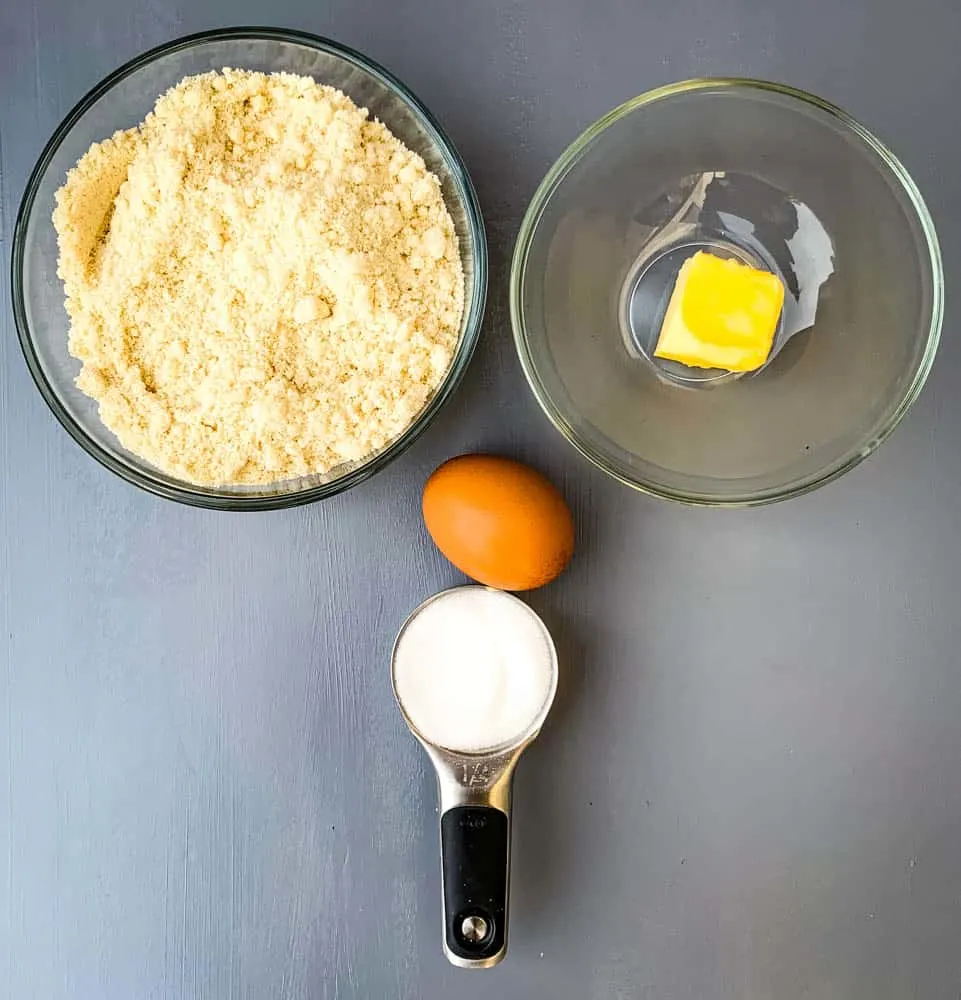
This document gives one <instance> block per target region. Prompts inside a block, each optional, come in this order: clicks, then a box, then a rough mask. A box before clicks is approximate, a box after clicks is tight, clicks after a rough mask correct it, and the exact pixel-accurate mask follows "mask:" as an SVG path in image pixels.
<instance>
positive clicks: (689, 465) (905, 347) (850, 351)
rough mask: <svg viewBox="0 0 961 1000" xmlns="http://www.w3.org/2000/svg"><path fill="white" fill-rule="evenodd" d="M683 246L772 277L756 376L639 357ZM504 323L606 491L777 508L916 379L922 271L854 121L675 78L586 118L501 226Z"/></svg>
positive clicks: (902, 406) (752, 92)
mask: <svg viewBox="0 0 961 1000" xmlns="http://www.w3.org/2000/svg"><path fill="white" fill-rule="evenodd" d="M697 250H708V251H710V252H713V253H715V254H717V255H719V256H723V257H734V258H738V259H740V260H742V261H743V262H745V263H749V264H752V265H753V266H755V267H760V268H764V269H766V270H769V271H772V272H774V273H775V274H778V275H779V276H780V277H781V279H782V281H783V282H784V284H785V287H786V296H785V305H784V309H783V310H782V314H781V320H780V323H779V328H778V331H777V334H776V337H775V342H774V347H773V348H772V352H771V354H770V355H769V357H768V361H767V363H766V364H765V365H764V366H763V367H762V368H761V369H760V370H759V371H757V372H754V373H751V374H746V375H739V374H735V373H730V372H723V371H716V370H702V369H694V368H687V367H685V366H683V365H677V364H675V363H673V362H662V361H660V360H657V359H655V358H654V356H653V353H654V352H653V349H654V346H655V345H656V341H657V336H658V333H659V330H660V323H661V321H662V319H663V317H664V313H665V310H666V307H667V302H668V300H669V298H670V293H671V291H672V289H673V286H674V282H675V279H676V277H677V273H678V270H679V268H680V266H681V264H682V263H683V262H684V260H686V259H687V258H688V257H690V256H691V255H692V254H693V253H694V252H696V251H697ZM510 293H511V319H512V323H513V327H514V338H515V342H516V345H517V350H518V353H519V355H520V359H521V363H522V365H523V368H524V372H525V374H526V376H527V379H528V381H529V382H530V385H531V388H532V389H533V391H534V394H535V395H536V397H537V399H538V401H539V402H540V404H541V406H542V407H543V408H544V410H545V412H546V413H547V415H548V417H549V418H550V419H551V421H552V422H553V423H554V424H555V426H556V427H557V428H558V430H560V431H561V433H562V434H563V435H564V436H565V437H566V438H567V439H568V440H569V441H570V442H571V444H573V445H574V446H575V447H576V448H577V449H578V450H579V451H580V452H581V453H582V454H584V455H585V456H586V457H587V458H588V459H590V460H591V461H592V462H594V463H595V464H596V465H598V466H599V467H600V468H602V469H604V470H605V471H606V472H608V473H610V474H611V475H612V476H614V477H615V478H616V479H619V480H620V481H622V482H624V483H626V484H628V485H630V486H633V487H636V488H637V489H639V490H642V491H644V492H647V493H651V494H655V495H657V496H661V497H666V498H670V499H674V500H680V501H683V502H687V503H692V504H708V505H749V504H760V503H766V502H770V501H774V500H780V499H784V498H786V497H790V496H795V495H798V494H801V493H804V492H806V491H808V490H811V489H814V488H815V487H817V486H819V485H821V484H823V483H825V482H827V481H829V480H831V479H833V478H835V477H836V476H839V475H841V474H842V473H843V472H845V471H846V470H848V469H850V468H852V467H853V466H854V465H856V464H857V463H858V462H859V461H861V459H863V458H865V457H866V456H867V455H868V454H870V453H871V452H872V451H873V450H874V448H876V447H877V445H878V444H879V443H880V442H881V441H882V440H883V439H884V438H885V437H886V436H887V435H888V434H889V433H890V432H891V431H892V429H893V428H894V427H895V425H896V424H897V423H898V421H899V420H900V419H901V417H902V416H904V413H905V412H906V411H907V409H908V407H909V406H910V404H911V403H912V402H913V401H914V399H915V398H916V397H917V395H918V393H919V391H920V389H921V387H922V385H923V383H924V381H925V378H926V377H927V374H928V372H929V370H930V368H931V364H932V362H933V360H934V355H935V352H936V349H937V343H938V337H939V335H940V329H941V317H942V307H943V301H942V300H943V275H942V270H941V258H940V253H939V250H938V242H937V236H936V234H935V231H934V225H933V223H932V221H931V218H930V216H929V214H928V211H927V209H926V208H925V205H924V202H923V201H922V199H921V195H920V194H919V193H918V190H917V188H916V187H915V185H914V183H913V181H912V180H911V178H910V177H909V176H908V173H907V171H906V170H905V169H904V167H902V166H901V164H900V163H899V162H898V161H897V160H896V159H895V157H894V156H893V155H892V154H891V153H890V152H889V151H888V150H887V149H886V148H885V147H884V146H883V145H882V144H881V143H880V142H879V141H878V140H877V139H876V138H875V137H874V136H873V135H871V133H870V132H868V131H867V130H866V129H865V128H863V127H862V126H861V125H859V124H858V123H857V122H855V121H854V120H853V119H851V118H850V117H849V116H848V115H846V114H845V113H844V112H842V111H840V110H839V109H838V108H835V107H833V106H831V105H830V104H827V103H826V102H824V101H821V100H819V99H818V98H816V97H812V96H811V95H809V94H805V93H802V92H801V91H797V90H792V89H790V88H788V87H783V86H779V85H777V84H771V83H763V82H759V81H753V80H726V79H720V80H694V81H690V82H685V83H679V84H675V85H673V86H670V87H665V88H663V89H660V90H656V91H652V92H651V93H648V94H644V95H642V96H641V97H638V98H636V99H635V100H633V101H629V102H628V103H627V104H624V105H622V106H621V107H619V108H617V109H615V110H614V111H612V112H611V113H610V114H608V115H607V116H606V117H604V118H602V119H601V120H600V121H599V122H597V123H596V124H595V125H592V126H591V127H590V128H589V129H588V130H587V131H586V132H585V133H584V134H583V135H582V136H581V137H580V138H579V139H578V140H577V141H576V142H574V144H573V145H571V146H570V148H569V149H568V150H567V151H566V152H565V153H564V154H563V155H562V156H561V158H560V159H559V160H558V161H557V163H556V164H555V165H554V166H553V167H552V168H551V170H550V172H549V173H548V175H547V177H546V178H545V179H544V181H543V182H542V184H541V185H540V187H539V188H538V190H537V193H536V194H535V195H534V199H533V201H532V203H531V205H530V207H529V209H528V211H527V214H526V216H525V218H524V221H523V224H522V226H521V230H520V234H519V236H518V238H517V244H516V247H515V250H514V258H513V266H512V270H511V289H510Z"/></svg>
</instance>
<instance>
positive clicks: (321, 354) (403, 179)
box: [54, 69, 464, 484]
mask: <svg viewBox="0 0 961 1000" xmlns="http://www.w3.org/2000/svg"><path fill="white" fill-rule="evenodd" d="M54 225H55V226H56V230H57V234H58V237H59V247H60V260H59V274H60V277H61V278H62V279H63V282H64V286H65V291H66V307H67V312H68V314H69V317H70V344H69V346H70V352H71V354H73V355H74V356H75V357H76V358H78V359H79V360H80V361H81V362H82V363H83V369H82V372H81V374H80V376H79V377H78V379H77V385H78V386H79V387H80V388H81V389H82V390H83V391H84V392H85V393H87V394H88V395H89V396H92V397H93V398H94V399H96V400H97V401H98V402H99V406H100V416H101V419H102V420H103V422H104V424H106V426H107V427H109V428H110V430H112V431H113V432H114V433H115V434H116V435H117V437H118V438H119V439H120V441H121V443H122V444H123V445H124V446H125V447H127V448H129V449H130V450H131V451H133V452H135V453H137V454H138V455H140V456H141V457H142V458H145V459H147V460H148V461H150V462H152V463H153V464H154V465H156V466H158V467H159V468H160V469H162V470H163V471H165V472H167V473H170V474H172V475H174V476H177V477H182V478H184V479H187V480H190V481H191V482H194V483H198V484H237V483H252V484H253V483H269V482H274V481H278V480H285V479H291V478H294V477H298V476H303V475H309V474H314V473H326V472H329V471H330V470H332V469H334V468H336V467H337V466H339V465H341V464H343V463H346V462H352V461H356V460H359V459H363V458H365V457H366V456H368V455H370V454H372V453H374V452H376V451H378V450H380V449H382V448H383V447H385V446H386V445H387V444H389V443H390V441H392V440H393V439H394V438H396V437H397V436H398V435H399V434H401V433H402V432H403V431H404V430H405V428H406V427H407V426H408V425H409V424H410V422H411V421H412V420H413V418H414V417H415V416H416V415H417V413H418V412H419V411H420V410H421V409H422V408H423V406H424V404H425V403H426V401H427V400H428V398H429V397H430V395H431V394H432V393H433V391H434V390H435V389H436V388H437V387H438V385H439V384H440V382H441V381H442V379H443V378H444V375H445V374H446V372H447V370H448V368H449V366H450V363H451V359H452V357H453V353H454V349H455V347H456V345H457V340H458V335H459V329H460V321H461V314H462V310H463V305H464V303H463V296H464V280H463V274H462V270H461V264H460V257H459V253H458V245H457V236H456V234H455V232H454V226H453V222H452V221H451V218H450V215H449V214H448V212H447V209H446V207H445V205H444V201H443V198H442V196H441V192H440V184H439V182H438V180H437V178H436V177H435V176H434V175H433V174H432V173H430V172H429V171H428V170H427V168H426V166H425V164H424V161H423V160H422V159H421V158H420V157H419V156H418V155H416V154H415V153H412V152H411V151H410V150H408V149H407V148H406V147H405V146H404V145H403V144H402V143H401V142H400V141H399V140H398V139H397V138H395V137H394V136H393V135H392V134H391V133H390V132H389V131H388V130H387V128H385V127H384V125H382V124H381V123H379V122H377V121H372V120H370V119H369V118H368V114H367V111H366V110H363V109H360V108H358V107H357V106H356V105H355V104H354V103H353V102H352V101H351V100H350V99H349V98H348V97H346V96H345V95H344V94H342V93H341V92H340V91H337V90H334V89H332V88H330V87H325V86H321V85H320V84H317V83H316V82H314V81H313V80H311V79H309V78H306V77H299V76H292V75H289V74H272V75H265V74H263V73H251V72H246V71H240V70H230V69H226V70H224V71H223V72H220V73H207V74H204V75H202V76H195V77H187V78H186V79H184V80H182V81H181V82H180V83H179V84H178V85H177V86H176V87H174V88H173V89H172V90H170V91H169V92H168V93H166V94H164V95H163V96H162V97H161V98H160V99H159V100H158V101H157V104H156V107H155V108H154V111H153V112H152V113H151V114H150V115H148V116H147V119H146V121H144V122H143V123H142V124H141V125H140V126H139V127H137V128H133V129H130V130H128V131H125V132H117V133H116V134H115V135H114V136H112V137H111V138H110V139H107V140H106V141H104V142H100V143H97V144H95V145H94V146H92V147H91V148H90V150H89V151H88V152H87V153H86V154H85V155H84V156H83V158H82V159H81V160H80V162H79V163H78V164H77V165H76V167H75V168H74V169H72V170H71V171H70V172H69V173H68V174H67V180H66V183H65V184H64V186H63V187H62V188H61V189H60V191H59V192H58V193H57V207H56V211H55V213H54Z"/></svg>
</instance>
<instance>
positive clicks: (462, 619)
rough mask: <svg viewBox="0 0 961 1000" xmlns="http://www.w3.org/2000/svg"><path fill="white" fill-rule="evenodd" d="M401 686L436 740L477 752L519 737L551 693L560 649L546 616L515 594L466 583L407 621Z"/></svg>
mask: <svg viewBox="0 0 961 1000" xmlns="http://www.w3.org/2000/svg"><path fill="white" fill-rule="evenodd" d="M393 669H394V687H395V690H396V692H397V698H398V701H399V702H400V704H401V706H402V707H403V709H404V712H405V713H406V715H407V718H408V719H409V720H410V722H411V723H413V725H414V727H415V728H416V729H417V731H418V732H419V733H420V734H421V736H423V738H424V739H425V740H427V741H428V742H429V743H433V744H436V745H437V746H441V747H445V748H446V749H448V750H454V751H460V752H463V753H472V752H478V751H483V750H490V749H492V748H494V747H498V746H501V745H503V744H507V743H512V742H515V741H516V740H518V739H520V737H522V736H523V735H524V734H525V733H527V731H528V730H529V729H530V728H531V726H532V725H533V724H534V722H535V721H536V720H537V718H538V716H539V715H540V714H541V712H542V711H543V709H544V707H545V705H546V703H547V702H548V700H549V699H550V697H551V695H552V692H553V686H554V675H555V660H554V649H553V644H552V643H551V639H550V635H549V634H548V632H547V629H546V628H545V627H544V625H543V623H542V622H541V620H540V619H539V618H538V617H537V615H535V614H534V612H532V611H531V610H530V609H529V608H527V606H526V605H524V604H523V603H522V602H521V601H519V600H518V599H517V598H515V597H511V596H510V595H509V594H505V593H501V592H500V591H496V590H485V589H483V588H480V587H463V588H458V589H456V590H451V591H447V592H446V593H444V594H441V595H440V596H439V597H437V598H435V599H434V600H433V601H432V602H431V603H429V604H427V605H425V607H424V608H423V609H422V610H421V611H420V612H419V613H418V614H417V615H416V616H415V617H414V618H413V619H412V620H411V621H410V622H409V623H408V625H407V627H406V628H405V629H404V631H403V632H402V633H401V635H400V638H399V639H398V641H397V648H396V650H395V653H394V668H393Z"/></svg>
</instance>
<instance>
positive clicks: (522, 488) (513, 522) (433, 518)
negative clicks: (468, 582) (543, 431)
mask: <svg viewBox="0 0 961 1000" xmlns="http://www.w3.org/2000/svg"><path fill="white" fill-rule="evenodd" d="M424 523H425V524H426V525H427V530H428V531H429V532H430V536H431V538H433V539H434V542H435V543H436V545H437V547H438V548H439V549H440V550H441V552H443V553H444V555H445V556H447V558H448V559H449V560H450V561H451V562H452V563H453V564H454V565H455V566H456V567H457V568H458V569H459V570H461V571H462V572H464V573H466V574H467V575H468V576H470V577H473V578H474V579H475V580H477V581H478V583H483V584H486V585H487V586H489V587H497V588H498V589H499V590H531V589H533V588H534V587H542V586H543V585H544V584H545V583H550V581H551V580H553V579H554V577H556V576H557V575H558V574H559V573H560V572H561V571H562V570H563V569H564V567H565V566H566V565H567V564H568V562H569V561H570V558H571V556H572V555H573V553H574V520H573V518H572V517H571V511H570V508H569V507H568V506H567V504H566V503H565V502H564V498H563V497H562V496H561V495H560V493H558V491H557V489H556V488H555V487H554V486H553V485H552V484H551V483H550V482H548V480H547V479H545V478H544V476H542V475H541V474H540V473H539V472H536V471H535V470H534V469H531V468H529V467H528V466H526V465H522V464H521V463H520V462H515V461H512V460H511V459H509V458H498V457H496V456H494V455H461V456H460V457H458V458H452V459H451V460H450V461H449V462H445V463H444V464H443V465H442V466H440V467H439V468H438V469H436V470H435V471H434V472H433V474H432V475H431V477H430V478H429V479H428V480H427V483H426V484H425V486H424Z"/></svg>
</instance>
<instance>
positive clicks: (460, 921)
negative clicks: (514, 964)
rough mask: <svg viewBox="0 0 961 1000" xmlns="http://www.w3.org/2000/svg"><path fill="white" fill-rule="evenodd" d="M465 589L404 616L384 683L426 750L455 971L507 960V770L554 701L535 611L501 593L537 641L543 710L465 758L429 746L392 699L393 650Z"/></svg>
mask: <svg viewBox="0 0 961 1000" xmlns="http://www.w3.org/2000/svg"><path fill="white" fill-rule="evenodd" d="M466 589H470V588H465V587H455V588H453V590H445V591H442V592H441V593H439V594H435V595H434V596H433V597H431V598H428V600H426V601H424V603H423V604H421V605H420V606H419V607H417V608H416V609H415V610H414V611H413V612H412V613H411V615H410V617H409V618H408V619H407V621H406V622H404V624H403V626H402V627H401V629H400V632H399V633H398V634H397V639H396V640H395V642H394V648H393V651H392V653H391V684H392V685H393V689H394V697H395V698H396V699H397V704H398V706H399V707H400V710H401V714H402V715H403V716H404V720H405V721H406V723H407V725H408V727H409V728H410V731H411V732H412V733H413V734H414V736H415V737H416V738H417V740H418V741H419V742H420V743H421V745H422V746H423V747H424V749H425V750H426V751H427V755H428V757H429V758H430V760H431V763H432V764H433V765H434V770H435V772H436V774H437V786H438V797H439V800H440V809H439V812H440V854H441V876H442V904H443V918H444V934H443V945H444V953H445V955H446V956H447V959H448V960H449V961H450V962H451V963H452V964H453V965H456V966H460V967H461V968H465V969H488V968H491V967H492V966H494V965H497V963H498V962H500V961H501V959H503V957H504V955H505V954H506V953H507V915H508V897H509V890H510V839H511V789H512V785H513V779H514V769H515V768H516V766H517V762H518V760H519V759H520V755H521V754H522V753H523V751H524V749H525V748H526V747H527V746H528V745H529V744H530V743H531V742H532V741H533V740H534V739H535V737H536V736H537V734H538V733H539V732H540V729H541V726H542V725H543V724H544V720H545V719H546V718H547V713H548V712H549V711H550V708H551V705H552V703H553V701H554V695H555V693H556V691H557V652H556V650H555V648H554V642H553V640H552V639H551V636H550V633H549V632H548V630H547V626H546V625H545V624H544V623H543V621H541V619H540V617H539V616H538V615H537V614H536V612H534V611H532V610H531V609H530V608H529V607H528V606H527V605H526V604H524V602H523V601H521V600H520V599H519V598H516V597H514V596H513V595H511V594H506V593H503V594H502V596H503V597H505V598H508V599H509V600H512V601H516V603H517V604H518V605H519V606H520V607H522V608H523V609H524V611H525V612H526V613H527V614H528V615H529V616H530V618H531V619H532V620H533V621H534V622H536V624H537V626H538V628H539V629H540V631H541V632H542V634H543V637H544V640H545V644H546V647H547V650H548V652H549V655H550V667H551V679H550V685H549V689H548V692H547V694H546V696H545V699H544V703H543V705H542V706H541V708H540V710H539V711H538V712H537V714H536V715H535V716H534V717H533V718H532V719H531V720H530V722H529V724H528V725H527V726H526V727H525V728H524V729H523V730H522V731H521V732H519V733H517V734H515V735H514V736H513V737H512V738H511V739H509V740H508V741H507V742H504V743H500V744H498V745H496V746H491V747H488V748H485V749H482V750H478V751H471V752H470V753H465V752H463V751H459V750H451V749H450V748H448V747H443V746H440V745H438V744H436V743H432V742H431V741H430V740H428V739H427V738H426V737H425V736H424V735H423V733H421V732H420V731H419V730H418V728H417V726H416V725H415V724H414V722H413V721H412V720H411V718H410V716H409V715H408V713H407V710H406V709H405V707H404V704H403V702H402V701H401V699H400V696H399V695H398V693H397V678H396V663H397V650H398V648H399V646H400V643H401V641H402V639H403V637H404V633H405V631H406V630H407V629H408V628H409V626H410V625H411V623H412V622H413V621H414V619H415V618H417V616H418V615H420V614H421V613H422V612H423V611H424V610H425V609H426V608H427V607H429V606H430V605H431V604H433V603H434V602H435V601H439V600H442V599H443V598H444V597H445V596H446V595H448V594H451V593H453V592H454V591H461V590H466ZM473 589H477V590H487V589H490V588H486V587H475V588H473ZM498 593H501V592H498Z"/></svg>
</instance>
